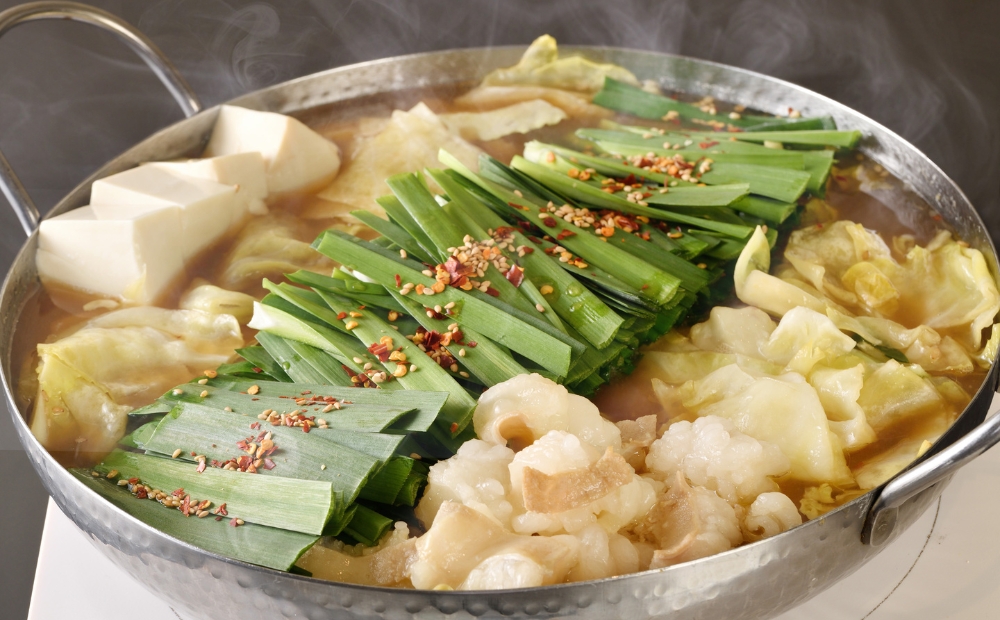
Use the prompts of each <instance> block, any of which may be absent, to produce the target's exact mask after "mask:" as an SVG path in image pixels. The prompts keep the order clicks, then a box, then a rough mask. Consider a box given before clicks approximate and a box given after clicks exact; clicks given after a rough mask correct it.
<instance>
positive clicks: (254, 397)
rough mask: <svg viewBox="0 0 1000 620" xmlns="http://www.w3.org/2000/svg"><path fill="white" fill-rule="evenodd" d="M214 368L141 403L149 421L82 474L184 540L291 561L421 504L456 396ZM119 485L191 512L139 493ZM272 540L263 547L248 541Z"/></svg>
mask: <svg viewBox="0 0 1000 620" xmlns="http://www.w3.org/2000/svg"><path fill="white" fill-rule="evenodd" d="M262 340H264V341H268V342H270V340H269V338H268V337H267V336H264V337H263V338H262ZM276 340H279V339H277V338H276ZM285 344H287V345H288V346H289V347H292V346H295V344H296V341H287V342H286V343H285ZM298 344H301V343H298ZM260 349H261V350H255V351H253V352H248V351H247V350H244V353H245V355H246V356H247V358H248V359H253V360H254V362H249V361H248V363H260V364H263V365H264V366H267V367H269V368H271V372H274V368H280V367H281V364H280V363H278V362H275V361H274V359H273V358H270V359H268V356H269V353H268V351H267V350H266V349H264V347H260ZM303 361H304V360H303ZM255 368H257V369H260V370H263V369H262V368H261V367H259V366H255ZM251 372H253V371H252V370H251ZM208 374H211V375H214V376H212V377H203V378H201V379H199V380H196V381H192V382H191V383H187V384H184V385H180V386H178V387H176V388H174V389H172V390H170V391H169V392H167V393H166V394H164V395H163V396H162V397H160V399H158V400H157V402H155V403H153V404H152V405H149V406H147V407H143V408H142V409H139V410H136V411H135V412H133V421H134V422H135V423H138V424H140V426H138V428H136V429H135V430H134V431H133V432H132V433H131V434H130V435H128V436H127V437H126V438H125V439H124V440H123V441H122V446H123V448H122V449H119V450H115V451H114V452H112V453H111V454H110V455H108V456H107V457H106V458H105V459H104V461H102V462H101V463H100V464H98V465H97V466H96V467H95V468H94V469H93V471H92V472H88V471H86V470H84V471H79V470H78V471H76V474H77V476H78V477H79V478H80V479H82V480H86V482H87V483H88V485H89V486H91V487H92V488H94V489H95V490H96V491H98V492H99V493H100V494H101V495H103V496H105V497H107V498H108V499H110V500H111V501H112V502H113V503H115V504H116V505H118V506H120V507H121V508H123V509H124V510H126V511H127V512H129V513H130V514H133V515H134V516H136V517H137V518H140V519H142V520H143V521H146V522H147V523H149V524H150V525H153V526H155V527H157V528H159V529H162V530H163V531H165V532H166V533H168V534H171V535H173V536H175V537H177V538H180V539H181V540H185V541H187V542H191V543H192V544H196V545H198V546H200V547H202V548H205V549H207V550H209V551H214V552H217V553H221V554H223V555H228V556H230V557H235V558H238V559H243V560H246V561H248V562H253V563H256V564H262V565H264V566H270V567H274V568H281V569H283V570H287V569H289V568H290V567H291V566H292V565H293V564H294V561H295V559H297V558H298V556H299V555H301V553H302V552H303V551H305V549H307V548H308V546H309V545H311V544H313V543H314V542H315V541H316V540H317V539H318V537H319V536H323V535H325V536H338V537H340V538H342V539H344V540H346V541H348V542H352V543H353V542H361V543H364V544H368V545H372V544H375V543H377V542H378V540H379V539H381V537H382V536H383V535H384V534H385V533H386V531H388V529H389V528H390V527H391V525H392V523H393V519H391V518H389V517H387V516H385V515H384V513H389V514H394V513H395V512H396V510H395V509H394V508H393V507H394V506H413V505H414V503H415V502H416V500H417V498H418V496H419V492H420V490H421V489H422V487H423V485H424V484H425V483H426V480H427V471H428V470H427V465H426V464H425V462H424V461H423V459H425V458H428V457H429V454H428V452H427V450H425V449H424V448H423V447H422V446H421V438H422V437H423V436H429V435H430V433H429V431H430V429H431V428H433V427H434V426H435V424H437V420H438V418H439V417H441V416H442V415H444V414H445V410H446V403H447V402H448V401H449V400H450V395H449V394H447V393H443V392H427V391H407V392H405V393H403V392H402V391H394V390H361V389H355V388H348V387H335V386H331V385H329V384H327V383H325V382H324V383H321V384H305V383H287V382H274V381H265V380H261V379H260V378H259V377H258V378H256V379H247V378H241V377H238V376H233V375H221V374H217V373H208ZM259 374H263V373H259ZM133 425H134V424H133ZM429 443H430V445H432V446H438V447H439V444H438V443H437V442H436V441H434V440H431V441H429ZM251 474H256V475H251ZM105 479H106V480H105ZM108 481H114V482H116V483H117V484H118V485H119V486H122V487H126V488H127V490H128V491H130V492H131V494H132V495H133V496H135V497H136V498H139V499H147V500H154V501H157V502H159V503H161V504H163V505H164V506H166V507H168V508H177V510H174V511H169V510H168V511H164V510H163V509H162V508H161V509H159V510H155V509H151V503H150V502H141V501H129V499H128V497H129V494H128V493H126V492H125V491H124V490H120V489H116V488H115V486H114V485H113V484H111V483H110V482H108ZM184 517H195V519H194V520H193V521H192V520H185V519H184ZM206 517H211V519H206ZM223 518H225V521H226V524H225V525H230V526H237V529H238V528H239V526H243V525H249V526H251V527H250V528H249V530H247V531H240V532H239V533H238V534H232V533H231V531H230V530H232V529H233V528H231V527H230V528H226V527H217V526H213V525H210V524H207V522H209V521H211V522H213V523H214V522H215V521H221V520H223ZM258 539H259V541H260V545H263V547H259V548H258V547H255V548H253V549H246V550H240V549H239V544H244V543H249V542H252V541H254V540H258ZM251 546H253V545H251ZM265 548H266V549H268V552H265V551H264V549H265Z"/></svg>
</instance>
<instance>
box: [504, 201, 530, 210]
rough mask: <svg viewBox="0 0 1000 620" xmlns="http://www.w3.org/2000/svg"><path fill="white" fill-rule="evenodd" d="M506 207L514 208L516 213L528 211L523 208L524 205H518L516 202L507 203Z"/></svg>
mask: <svg viewBox="0 0 1000 620" xmlns="http://www.w3.org/2000/svg"><path fill="white" fill-rule="evenodd" d="M507 206H509V207H514V208H515V209H517V210H518V211H527V210H528V207H525V206H524V205H519V204H517V203H516V202H508V203H507Z"/></svg>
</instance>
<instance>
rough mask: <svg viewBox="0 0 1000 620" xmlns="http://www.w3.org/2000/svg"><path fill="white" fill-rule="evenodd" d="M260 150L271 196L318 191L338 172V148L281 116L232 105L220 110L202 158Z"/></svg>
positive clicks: (303, 126) (297, 123)
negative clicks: (265, 167) (265, 166)
mask: <svg viewBox="0 0 1000 620" xmlns="http://www.w3.org/2000/svg"><path fill="white" fill-rule="evenodd" d="M247 152H259V153H260V154H261V155H263V156H264V162H265V164H266V165H267V187H268V190H269V191H270V192H271V193H272V194H281V193H285V192H292V191H306V190H311V189H321V188H322V186H324V185H326V184H327V183H329V182H330V181H332V180H333V178H334V177H335V176H336V175H337V172H338V171H339V170H340V149H339V148H337V145H336V144H334V143H333V142H331V141H329V140H327V139H326V138H324V137H323V136H321V135H319V134H318V133H316V132H315V131H313V130H312V129H309V128H308V127H306V126H305V125H304V124H303V123H302V122H300V121H298V120H296V119H294V118H292V117H290V116H285V115H284V114H276V113H274V112H257V111H255V110H247V109H246V108H240V107H236V106H229V105H224V106H222V107H220V108H219V118H218V120H216V121H215V128H214V129H213V130H212V138H211V139H210V140H209V141H208V146H207V147H206V148H205V157H219V156H221V155H233V154H236V153H247Z"/></svg>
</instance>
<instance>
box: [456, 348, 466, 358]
mask: <svg viewBox="0 0 1000 620" xmlns="http://www.w3.org/2000/svg"><path fill="white" fill-rule="evenodd" d="M458 356H459V357H465V349H459V350H458Z"/></svg>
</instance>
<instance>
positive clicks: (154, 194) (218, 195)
mask: <svg viewBox="0 0 1000 620" xmlns="http://www.w3.org/2000/svg"><path fill="white" fill-rule="evenodd" d="M90 204H91V207H92V208H93V210H94V214H95V216H96V217H97V219H105V218H119V217H121V215H122V213H121V211H120V209H119V208H120V207H132V208H134V209H136V210H148V209H150V208H160V207H178V208H179V209H180V225H181V237H180V239H179V240H178V243H179V247H180V250H181V258H182V260H183V261H184V262H185V263H187V262H190V261H191V260H193V259H194V258H195V257H196V256H198V255H199V254H200V253H201V252H202V251H204V250H205V249H206V248H208V247H209V246H210V245H212V244H213V243H215V242H216V241H217V240H218V239H219V238H220V237H222V236H223V235H224V234H226V232H228V231H229V230H230V229H231V228H233V227H234V226H235V225H236V224H237V223H238V222H240V221H242V217H241V215H240V209H241V207H240V205H239V200H238V199H237V198H236V187H235V186H233V185H223V184H222V183H216V182H215V181H209V180H207V179H200V178H197V177H191V176H185V175H180V174H177V173H175V172H173V171H171V170H168V169H165V168H162V167H156V166H140V167H138V168H133V169H131V170H126V171H125V172H119V173H118V174H115V175H112V176H110V177H106V178H103V179H100V180H98V181H94V184H93V185H92V186H91V189H90Z"/></svg>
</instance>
